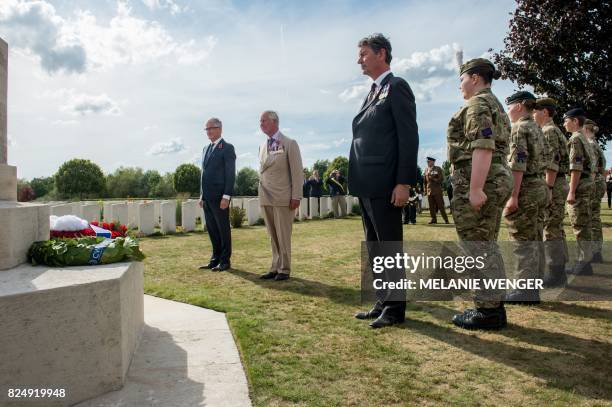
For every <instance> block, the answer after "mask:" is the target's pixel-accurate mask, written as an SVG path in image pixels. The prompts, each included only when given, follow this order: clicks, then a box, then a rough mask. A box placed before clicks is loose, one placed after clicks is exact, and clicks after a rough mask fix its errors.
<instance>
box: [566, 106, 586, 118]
mask: <svg viewBox="0 0 612 407" xmlns="http://www.w3.org/2000/svg"><path fill="white" fill-rule="evenodd" d="M584 115H585V113H584V110H582V109H581V108H579V107H576V108H574V109H570V110H568V111H567V112H565V114H564V115H563V118H564V119H567V118H572V117H578V116H584Z"/></svg>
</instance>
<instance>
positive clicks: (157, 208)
mask: <svg viewBox="0 0 612 407" xmlns="http://www.w3.org/2000/svg"><path fill="white" fill-rule="evenodd" d="M161 203H162V201H159V200H156V201H153V205H154V212H153V221H154V222H155V226H158V227H159V226H161V224H160V223H159V222H160V220H161Z"/></svg>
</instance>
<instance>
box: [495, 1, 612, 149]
mask: <svg viewBox="0 0 612 407" xmlns="http://www.w3.org/2000/svg"><path fill="white" fill-rule="evenodd" d="M610 21H612V5H611V3H610V1H609V0H601V1H565V0H517V7H516V10H515V11H514V14H513V16H512V19H511V20H510V30H509V31H508V34H507V36H506V38H505V39H504V45H505V48H504V49H503V50H501V51H499V52H498V53H496V54H495V55H494V57H493V58H494V61H495V63H496V64H497V66H498V68H499V69H500V71H501V72H502V76H503V77H504V78H508V79H511V80H513V81H515V82H516V83H518V85H519V87H523V86H525V85H530V86H533V88H534V90H535V92H536V94H539V95H547V96H549V97H553V98H555V99H556V100H557V102H558V103H559V112H560V113H563V112H565V111H566V110H568V109H569V108H572V107H576V106H580V107H582V108H584V110H585V111H586V113H587V116H588V117H589V118H590V119H592V120H594V121H595V122H597V124H598V125H599V129H600V131H599V133H598V134H597V137H598V139H599V142H600V143H602V144H604V143H605V141H606V140H610V139H611V138H612V59H610V56H611V54H612V41H610V38H612V24H610ZM490 51H491V50H490ZM561 116H562V115H557V121H558V122H559V123H560V121H561Z"/></svg>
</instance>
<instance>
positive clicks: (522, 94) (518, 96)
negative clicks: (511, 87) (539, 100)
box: [506, 90, 536, 105]
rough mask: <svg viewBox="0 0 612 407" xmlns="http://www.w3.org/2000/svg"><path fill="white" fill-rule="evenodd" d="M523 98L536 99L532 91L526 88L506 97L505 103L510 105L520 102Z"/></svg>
mask: <svg viewBox="0 0 612 407" xmlns="http://www.w3.org/2000/svg"><path fill="white" fill-rule="evenodd" d="M524 100H536V97H535V96H533V93H531V92H527V91H526V90H520V91H518V92H516V93H514V94H512V95H510V96H508V97H507V98H506V104H507V105H511V104H512V103H518V102H522V101H524Z"/></svg>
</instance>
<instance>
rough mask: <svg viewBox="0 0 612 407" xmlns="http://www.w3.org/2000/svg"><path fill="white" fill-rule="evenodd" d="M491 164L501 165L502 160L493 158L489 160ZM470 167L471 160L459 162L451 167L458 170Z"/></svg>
mask: <svg viewBox="0 0 612 407" xmlns="http://www.w3.org/2000/svg"><path fill="white" fill-rule="evenodd" d="M491 164H503V160H502V158H501V157H493V158H492V159H491ZM471 165H472V160H463V161H459V162H458V163H455V164H453V167H454V168H455V169H459V168H465V167H469V166H471Z"/></svg>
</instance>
